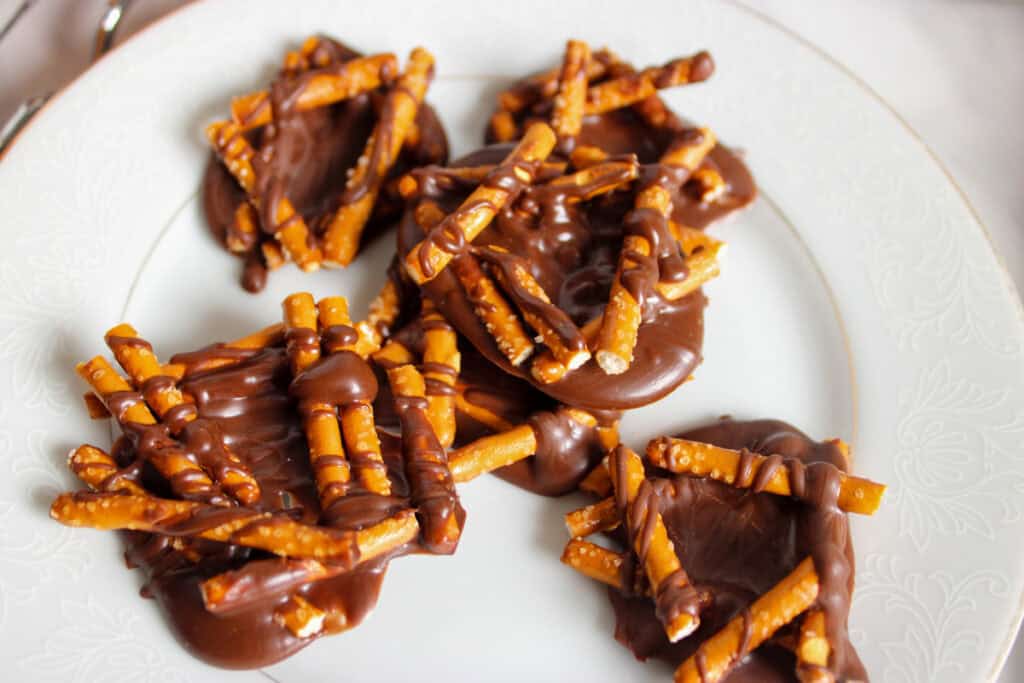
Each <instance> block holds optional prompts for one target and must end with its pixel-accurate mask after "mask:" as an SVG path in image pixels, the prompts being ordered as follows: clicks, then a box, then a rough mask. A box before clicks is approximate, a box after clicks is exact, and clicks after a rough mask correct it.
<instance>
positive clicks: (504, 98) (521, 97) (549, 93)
mask: <svg viewBox="0 0 1024 683" xmlns="http://www.w3.org/2000/svg"><path fill="white" fill-rule="evenodd" d="M592 56H593V58H592V59H590V60H588V61H587V63H586V73H587V80H588V81H595V80H597V79H599V78H603V77H604V76H606V75H607V70H608V64H609V63H611V62H613V61H615V60H616V59H618V58H617V57H615V55H614V54H613V53H612V52H610V51H609V50H608V48H601V49H600V50H598V51H596V52H594V54H593V55H592ZM561 75H562V67H561V66H556V67H555V68H553V69H549V70H548V71H545V72H543V73H540V74H537V75H535V76H530V77H529V78H527V79H525V80H523V81H520V82H519V83H516V84H515V85H514V86H512V87H511V88H509V89H508V90H504V91H502V92H501V93H499V94H498V107H499V109H501V110H503V111H506V112H508V113H509V114H516V113H518V112H521V111H522V110H524V109H526V108H527V107H528V106H530V105H531V104H533V103H534V102H536V101H537V100H539V99H542V98H548V97H554V96H555V93H556V92H557V91H558V85H559V78H560V76H561Z"/></svg>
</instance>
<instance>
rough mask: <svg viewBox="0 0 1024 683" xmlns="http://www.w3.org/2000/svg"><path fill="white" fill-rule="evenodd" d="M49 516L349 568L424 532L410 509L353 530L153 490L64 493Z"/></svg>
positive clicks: (64, 521)
mask: <svg viewBox="0 0 1024 683" xmlns="http://www.w3.org/2000/svg"><path fill="white" fill-rule="evenodd" d="M50 516H51V517H52V518H53V519H55V520H57V521H58V522H60V523H61V524H65V525H67V526H74V527H91V528H93V529H102V530H112V529H128V530H133V531H148V532H152V533H158V534H164V535H167V536H188V537H198V538H203V539H206V540H209V541H220V542H222V543H231V544H233V545H240V546H245V547H248V548H257V549H259V550H265V551H267V552H269V553H273V554H275V555H279V556H281V557H291V558H299V559H313V560H319V561H322V562H328V563H331V564H335V565H338V566H341V567H344V568H346V569H352V568H353V567H355V566H357V565H358V564H360V563H362V562H366V561H368V560H371V559H373V558H374V557H378V556H380V555H381V554H384V553H386V552H389V551H391V550H393V549H394V548H397V547H399V546H401V545H404V544H405V543H408V542H409V541H411V540H412V539H413V538H415V537H416V534H417V533H419V525H418V523H417V522H416V517H415V515H414V514H413V512H412V511H411V510H403V511H400V512H398V513H396V514H394V515H392V516H391V517H388V518H387V519H385V520H383V521H381V522H378V523H377V524H374V525H372V526H368V527H366V528H364V529H360V530H359V531H349V530H340V529H332V528H330V527H323V526H312V525H309V524H303V523H301V522H296V521H295V520H294V519H292V518H291V516H289V515H287V514H285V513H271V512H258V511H256V510H252V509H250V508H244V507H228V508H226V507H220V506H215V505H209V504H206V503H198V502H194V501H186V500H169V499H166V498H156V497H154V496H149V495H143V496H137V495H126V494H123V493H89V492H84V491H79V492H77V493H63V494H61V495H59V496H58V497H57V499H56V500H55V501H54V502H53V505H52V506H51V507H50Z"/></svg>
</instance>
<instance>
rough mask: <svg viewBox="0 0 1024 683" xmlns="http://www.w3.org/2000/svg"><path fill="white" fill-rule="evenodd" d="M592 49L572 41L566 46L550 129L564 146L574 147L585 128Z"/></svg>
mask: <svg viewBox="0 0 1024 683" xmlns="http://www.w3.org/2000/svg"><path fill="white" fill-rule="evenodd" d="M589 62H590V46H589V45H587V44H586V43H584V42H583V41H580V40H570V41H569V42H568V43H566V46H565V57H564V59H563V61H562V70H561V73H560V74H559V76H558V92H557V93H556V94H555V103H554V109H553V110H552V112H551V128H552V130H554V131H555V135H557V136H558V139H559V141H560V142H561V143H562V144H563V145H568V146H569V147H571V145H572V143H573V141H575V138H576V136H577V135H579V134H580V129H581V128H582V127H583V105H584V103H585V102H586V99H587V64H588V63H589Z"/></svg>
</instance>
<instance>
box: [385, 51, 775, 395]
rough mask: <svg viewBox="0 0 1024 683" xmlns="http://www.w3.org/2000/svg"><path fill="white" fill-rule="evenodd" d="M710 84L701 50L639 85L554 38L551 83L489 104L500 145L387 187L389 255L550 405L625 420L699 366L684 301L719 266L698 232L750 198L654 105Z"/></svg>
mask: <svg viewBox="0 0 1024 683" xmlns="http://www.w3.org/2000/svg"><path fill="white" fill-rule="evenodd" d="M712 71H713V63H712V61H711V58H710V56H709V55H707V54H706V53H700V54H698V55H695V56H693V57H689V58H685V59H679V60H675V61H673V62H670V63H669V64H666V65H665V66H662V67H653V68H650V69H645V70H643V71H639V72H638V71H636V70H635V69H633V68H632V67H631V66H630V65H628V64H627V63H625V62H622V61H621V60H619V59H618V58H617V57H615V56H614V55H613V54H612V53H610V52H609V51H607V50H599V51H596V52H593V53H591V50H590V48H589V47H588V46H587V45H586V44H585V43H582V42H579V41H569V43H568V46H567V48H566V52H565V58H564V63H563V65H562V67H561V68H560V69H555V70H553V71H551V72H548V73H545V74H541V75H539V76H535V77H531V78H528V79H526V80H524V81H522V82H521V83H519V84H517V85H515V86H513V88H511V89H510V90H507V91H505V92H504V93H502V94H501V95H500V96H499V98H498V100H499V112H498V113H497V114H495V116H494V117H493V118H492V121H491V127H490V131H489V135H490V137H491V138H493V139H497V140H499V141H502V143H500V144H495V145H492V146H489V147H486V148H484V149H482V150H480V151H478V152H474V153H472V154H470V155H469V156H467V157H465V158H463V159H460V160H457V161H455V162H453V164H452V166H450V167H434V166H428V167H425V168H420V169H416V170H414V171H413V172H412V173H410V174H408V175H407V176H406V177H405V178H403V179H402V180H401V181H399V183H398V189H399V192H401V193H402V194H403V196H405V197H406V198H407V200H408V201H409V202H410V209H409V210H407V212H406V215H405V217H404V219H403V221H402V223H401V225H400V227H399V252H400V254H401V255H402V256H403V258H404V262H405V266H406V269H407V271H408V273H409V274H410V276H411V277H412V279H413V280H415V281H416V282H417V283H418V284H420V286H421V288H422V292H423V295H424V296H425V297H427V298H429V299H431V300H432V301H434V303H435V304H436V305H437V306H438V309H439V310H440V311H441V313H442V314H443V315H444V316H445V317H446V318H448V319H449V320H450V321H451V322H452V324H453V325H454V326H455V327H456V328H457V329H458V331H459V332H460V333H461V334H463V335H464V336H465V337H466V338H467V339H468V340H469V341H470V342H471V343H472V344H473V345H474V346H475V347H476V348H477V349H478V350H479V351H480V352H481V353H482V354H483V355H484V356H485V357H486V358H488V360H490V361H491V362H493V363H495V364H497V365H499V366H500V367H502V368H503V369H504V370H505V371H506V372H509V373H512V374H515V375H517V376H520V377H522V378H524V379H527V380H528V381H530V382H532V383H533V384H534V385H535V386H536V387H538V388H539V389H540V390H541V391H543V392H545V393H547V394H549V395H551V396H552V397H554V398H556V399H557V400H559V401H561V402H563V403H566V404H569V405H573V406H578V407H585V408H588V409H596V410H602V409H613V410H619V409H628V408H635V407H639V406H642V405H646V404H647V403H650V402H652V401H654V400H657V399H659V398H661V397H663V396H664V395H666V394H667V393H669V392H671V391H672V390H674V389H675V388H676V387H677V386H679V384H681V383H682V382H683V381H684V380H685V379H686V378H687V377H689V376H690V375H691V373H692V371H693V370H694V368H695V367H696V366H697V364H698V363H699V362H700V360H701V353H702V344H703V310H704V306H705V305H706V300H705V298H704V296H703V294H702V293H701V292H700V287H701V285H702V284H703V283H705V282H707V281H708V280H709V279H711V278H713V277H715V276H716V275H718V273H719V264H720V260H721V258H722V256H723V253H724V246H725V245H724V243H722V242H721V241H720V240H717V239H715V238H713V237H711V236H710V235H708V234H706V233H705V232H703V230H702V228H704V227H706V226H707V225H708V224H709V223H710V222H711V221H712V220H714V219H716V218H719V217H721V216H723V215H725V214H727V213H729V212H731V211H734V210H736V209H738V208H741V207H742V206H745V205H746V204H747V203H749V202H750V201H751V200H752V199H753V197H754V194H755V192H754V188H753V184H752V181H751V180H750V176H749V174H748V173H747V171H746V169H745V168H744V167H743V165H742V163H740V162H739V161H738V159H736V157H735V156H734V155H733V154H732V153H731V152H729V151H728V150H726V149H725V148H724V147H722V146H721V145H719V144H718V142H717V140H716V138H715V135H714V133H713V132H712V131H711V130H710V129H709V128H706V127H701V128H698V127H693V126H689V125H687V124H685V123H683V122H682V120H681V119H679V118H678V117H677V116H676V115H674V114H672V113H671V112H670V111H669V110H668V109H667V107H666V106H665V104H664V102H663V101H662V100H661V99H660V97H659V95H658V94H657V91H658V88H664V87H670V86H675V85H685V84H689V83H694V82H698V81H702V80H704V79H706V78H708V77H709V76H710V75H711V72H712ZM520 136H521V137H520ZM504 141H509V142H504Z"/></svg>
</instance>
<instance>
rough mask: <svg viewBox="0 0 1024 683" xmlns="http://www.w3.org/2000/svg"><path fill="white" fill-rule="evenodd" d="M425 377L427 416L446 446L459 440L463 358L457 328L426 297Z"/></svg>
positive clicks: (424, 322) (424, 306)
mask: <svg viewBox="0 0 1024 683" xmlns="http://www.w3.org/2000/svg"><path fill="white" fill-rule="evenodd" d="M422 320H423V379H424V381H425V382H426V387H427V417H428V418H429V419H430V424H431V425H432V426H433V427H434V433H435V434H436V435H437V440H438V441H439V442H440V443H441V446H442V447H443V448H450V447H451V445H452V443H453V442H454V441H455V380H456V379H457V378H458V376H459V370H460V369H461V365H462V358H461V356H460V355H459V350H458V347H457V345H456V344H457V338H456V335H455V330H454V329H453V328H452V326H451V325H450V324H448V321H447V320H445V319H444V318H443V317H441V314H440V313H438V311H437V308H436V307H435V306H434V304H433V302H431V301H430V300H429V299H424V300H423V314H422Z"/></svg>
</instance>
